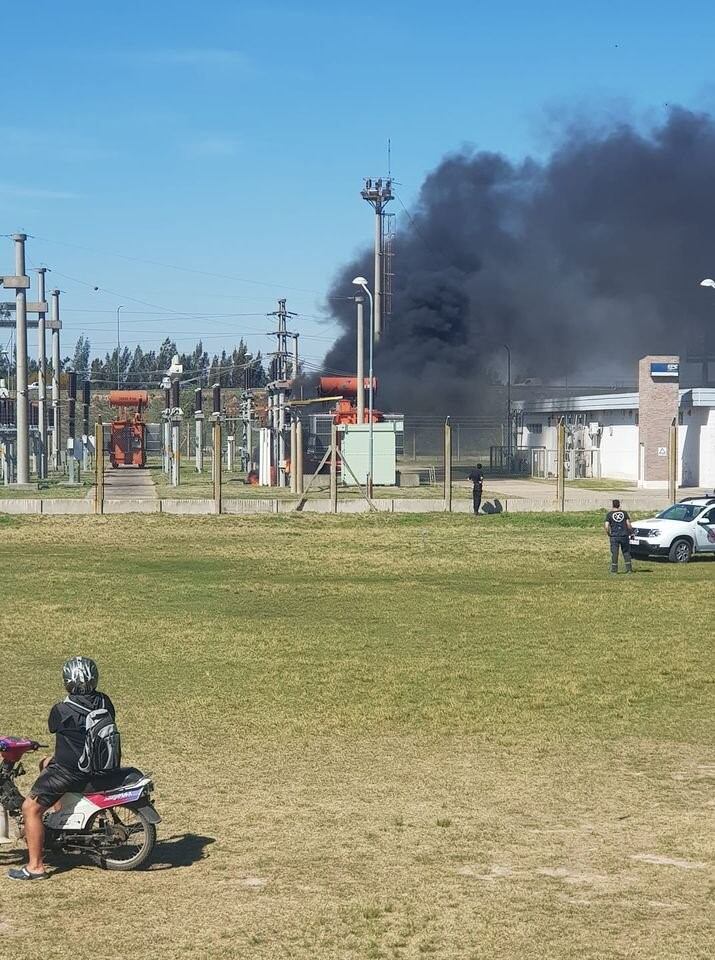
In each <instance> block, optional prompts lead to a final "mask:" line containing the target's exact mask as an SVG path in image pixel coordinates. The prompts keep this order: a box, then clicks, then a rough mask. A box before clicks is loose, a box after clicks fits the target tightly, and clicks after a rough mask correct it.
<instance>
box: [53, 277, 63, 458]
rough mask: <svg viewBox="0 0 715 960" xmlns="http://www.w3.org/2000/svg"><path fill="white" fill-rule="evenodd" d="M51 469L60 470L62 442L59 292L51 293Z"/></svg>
mask: <svg viewBox="0 0 715 960" xmlns="http://www.w3.org/2000/svg"><path fill="white" fill-rule="evenodd" d="M50 316H51V318H52V469H53V470H61V469H62V442H61V433H62V430H61V427H62V413H61V411H60V364H61V360H60V330H61V328H62V324H61V323H60V291H59V290H53V291H52V306H51V310H50Z"/></svg>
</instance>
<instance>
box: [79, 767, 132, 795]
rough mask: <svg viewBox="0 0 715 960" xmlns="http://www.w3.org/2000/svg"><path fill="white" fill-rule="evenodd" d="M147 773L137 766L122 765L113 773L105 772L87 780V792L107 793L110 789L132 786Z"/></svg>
mask: <svg viewBox="0 0 715 960" xmlns="http://www.w3.org/2000/svg"><path fill="white" fill-rule="evenodd" d="M144 777H145V774H143V773H142V772H141V770H137V768H136V767H120V768H119V769H118V770H114V771H112V773H103V774H101V776H95V777H93V778H92V779H91V780H89V781H87V785H86V786H85V788H84V792H85V793H107V792H108V791H109V790H120V789H121V788H122V787H131V785H132V784H134V783H138V782H139V781H140V780H143V779H144Z"/></svg>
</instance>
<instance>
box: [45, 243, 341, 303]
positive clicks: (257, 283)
mask: <svg viewBox="0 0 715 960" xmlns="http://www.w3.org/2000/svg"><path fill="white" fill-rule="evenodd" d="M34 239H35V240H40V241H41V242H42V243H54V244H57V245H58V246H63V247H73V248H74V249H76V250H85V251H87V252H88V253H94V254H99V255H100V256H104V257H116V258H118V259H119V260H129V261H132V262H134V263H145V264H148V265H149V266H153V267H162V268H164V269H166V270H176V271H178V272H179V273H192V274H196V275H198V276H202V277H215V278H217V279H219V280H233V281H234V282H236V283H250V284H253V285H255V286H259V287H271V288H272V289H275V288H276V287H282V288H283V289H285V290H296V291H298V292H300V293H312V294H315V295H316V296H322V295H323V294H322V292H321V291H320V290H312V289H310V288H306V287H294V286H292V285H290V284H286V283H283V282H281V281H278V280H271V281H268V280H254V279H252V278H250V277H237V276H233V275H232V274H228V273H215V272H213V271H211V270H197V269H196V268H194V267H184V266H179V265H177V264H175V263H165V262H163V261H161V260H150V259H149V258H147V257H132V256H129V255H127V254H124V253H111V252H109V251H107V250H97V249H96V248H94V247H85V246H83V245H82V244H79V243H69V242H67V241H66V240H52V239H50V238H49V237H39V236H37V235H35V236H34ZM108 292H110V293H111V292H112V291H111V290H110V291H108ZM327 299H329V300H352V299H353V298H352V297H328V298H327Z"/></svg>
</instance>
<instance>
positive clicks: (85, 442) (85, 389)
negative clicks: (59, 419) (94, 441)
mask: <svg viewBox="0 0 715 960" xmlns="http://www.w3.org/2000/svg"><path fill="white" fill-rule="evenodd" d="M90 399H91V384H90V382H89V380H85V381H83V383H82V469H83V470H89V451H90V443H91V441H90V437H89V403H90Z"/></svg>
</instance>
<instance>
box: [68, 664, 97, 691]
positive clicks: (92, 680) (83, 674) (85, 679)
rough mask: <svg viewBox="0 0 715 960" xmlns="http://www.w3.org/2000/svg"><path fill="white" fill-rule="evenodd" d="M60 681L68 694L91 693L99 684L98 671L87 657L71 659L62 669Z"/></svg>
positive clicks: (95, 665)
mask: <svg viewBox="0 0 715 960" xmlns="http://www.w3.org/2000/svg"><path fill="white" fill-rule="evenodd" d="M62 679H63V681H64V684H65V690H66V691H67V692H68V693H92V691H93V690H96V689H97V684H98V683H99V670H98V669H97V664H96V663H95V662H94V660H90V659H89V657H72V658H71V659H70V660H68V661H67V663H66V664H65V665H64V666H63V667H62Z"/></svg>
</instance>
